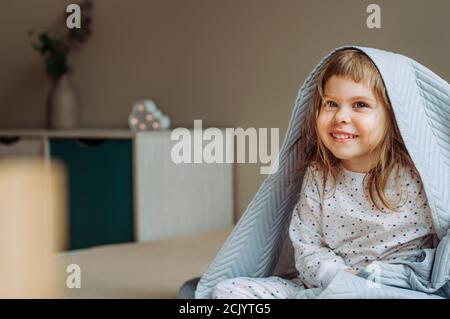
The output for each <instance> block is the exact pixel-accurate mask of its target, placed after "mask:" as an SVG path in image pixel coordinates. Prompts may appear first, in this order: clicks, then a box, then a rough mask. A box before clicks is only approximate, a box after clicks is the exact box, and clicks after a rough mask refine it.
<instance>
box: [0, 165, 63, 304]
mask: <svg viewBox="0 0 450 319" xmlns="http://www.w3.org/2000/svg"><path fill="white" fill-rule="evenodd" d="M64 244H65V173H64V170H63V167H62V166H61V165H60V164H58V163H54V162H52V163H51V165H49V163H48V162H44V161H40V160H24V159H16V160H2V161H0V260H1V262H0V282H1V284H0V298H57V297H59V296H60V295H61V292H60V291H61V290H62V288H63V287H58V288H57V286H58V285H59V286H60V285H61V282H63V281H62V280H60V278H57V276H56V275H55V274H57V273H58V272H57V271H56V269H55V262H54V260H55V257H56V252H58V251H61V250H62V249H63V248H64Z"/></svg>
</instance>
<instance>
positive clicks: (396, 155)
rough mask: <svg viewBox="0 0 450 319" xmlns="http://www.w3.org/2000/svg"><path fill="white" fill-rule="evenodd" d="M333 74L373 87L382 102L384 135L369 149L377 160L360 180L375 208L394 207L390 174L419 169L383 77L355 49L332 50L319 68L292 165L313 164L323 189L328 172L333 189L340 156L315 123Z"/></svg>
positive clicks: (304, 166) (396, 203)
mask: <svg viewBox="0 0 450 319" xmlns="http://www.w3.org/2000/svg"><path fill="white" fill-rule="evenodd" d="M334 75H336V76H339V77H343V78H346V79H351V80H353V81H354V82H356V83H364V84H365V85H367V86H368V87H369V88H370V89H371V90H372V92H373V94H374V95H375V97H376V98H377V100H378V102H379V103H382V104H383V106H384V107H385V108H386V110H387V121H388V123H386V124H387V125H385V130H384V134H383V138H382V139H381V141H380V143H379V144H378V145H375V147H374V148H373V149H372V150H371V152H370V153H371V154H372V155H373V156H376V163H377V164H376V165H375V166H374V167H373V168H371V169H370V170H369V172H367V174H366V175H365V177H364V180H363V183H364V182H367V184H368V187H363V189H364V192H365V193H366V191H367V190H368V193H369V194H368V197H369V198H370V200H371V202H372V204H373V205H375V206H376V207H377V209H379V210H381V211H384V207H386V208H388V209H390V210H393V211H397V208H399V207H401V206H402V205H403V204H402V205H399V202H400V200H401V198H402V196H400V197H399V198H398V201H397V202H395V203H391V202H390V201H389V200H388V199H387V196H386V194H385V187H386V184H387V182H388V179H389V176H390V175H391V173H392V172H393V170H394V169H395V168H396V169H397V172H396V174H397V179H396V184H398V178H401V173H400V169H401V168H409V169H410V172H412V173H414V174H415V175H416V177H417V176H418V173H416V172H415V166H414V163H413V161H412V160H411V158H410V156H409V154H408V151H407V149H406V147H405V144H404V142H403V139H402V137H401V134H400V131H399V129H398V127H397V123H396V121H395V115H394V112H393V110H392V106H391V103H390V101H389V97H388V95H387V92H386V89H385V86H384V83H383V79H382V78H381V75H380V73H379V72H378V69H377V68H376V66H375V64H374V63H373V62H372V61H371V60H370V58H369V57H368V56H367V55H366V54H364V53H363V52H361V51H359V50H357V49H344V50H340V51H337V52H335V53H334V54H332V55H331V56H330V58H329V59H328V60H327V61H326V62H325V63H324V64H323V65H322V66H321V68H320V70H319V73H318V75H317V78H316V82H315V87H314V92H313V96H312V100H311V106H310V107H309V108H308V110H307V114H306V122H305V125H304V126H303V127H302V130H301V133H300V136H299V137H298V139H297V140H296V142H295V143H294V144H293V145H292V146H293V147H295V146H296V148H297V150H298V152H299V153H298V154H299V156H300V160H298V162H297V165H296V168H295V169H296V172H301V171H302V170H303V169H305V168H306V167H307V166H309V165H314V166H315V167H316V168H317V170H319V171H320V172H321V176H322V178H323V187H324V193H325V185H326V181H327V177H328V175H331V176H332V177H333V183H334V186H333V192H334V191H335V189H336V178H337V175H338V172H339V170H340V160H339V159H338V158H336V157H335V156H334V155H333V154H332V153H331V152H330V151H329V150H328V149H327V148H326V147H325V145H324V144H323V142H322V141H321V140H320V138H319V137H318V136H319V135H318V132H317V124H316V122H317V117H318V115H319V111H320V108H321V105H322V103H323V90H324V87H325V84H326V82H327V81H328V80H329V79H330V78H331V77H332V76H334ZM294 175H295V174H294ZM366 179H367V181H366ZM376 197H378V198H379V199H380V200H381V204H380V203H378V201H376V200H375V198H376ZM405 201H406V200H405ZM375 206H374V207H375ZM383 206H384V207H383Z"/></svg>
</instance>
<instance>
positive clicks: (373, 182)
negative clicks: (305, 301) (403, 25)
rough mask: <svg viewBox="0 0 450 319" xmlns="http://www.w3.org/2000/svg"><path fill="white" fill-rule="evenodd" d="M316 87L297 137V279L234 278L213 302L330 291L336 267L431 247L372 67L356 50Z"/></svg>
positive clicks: (424, 209)
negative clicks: (299, 177)
mask: <svg viewBox="0 0 450 319" xmlns="http://www.w3.org/2000/svg"><path fill="white" fill-rule="evenodd" d="M316 83H317V85H316V90H315V93H314V97H313V99H312V101H313V102H312V105H311V106H310V108H309V121H307V125H305V126H304V127H303V131H302V134H301V136H300V137H299V141H298V143H300V152H301V154H305V156H304V161H302V162H301V165H302V166H303V167H298V169H302V168H305V167H306V173H305V176H304V178H303V184H302V187H301V192H300V197H299V201H298V203H297V205H296V206H295V209H294V212H293V214H292V218H291V223H290V228H289V235H290V239H291V242H292V245H293V247H294V253H295V266H296V268H297V270H298V278H296V279H294V280H286V279H282V278H279V277H268V278H249V277H239V278H233V279H229V280H225V281H222V282H220V283H219V284H218V285H217V286H216V287H215V288H214V290H213V292H212V297H213V298H289V297H290V296H292V295H293V294H295V291H297V290H298V289H299V288H305V287H306V288H314V287H326V286H327V285H328V284H329V283H330V282H331V281H332V279H333V278H334V276H335V275H336V274H337V272H338V271H340V270H343V271H348V272H350V273H353V274H355V275H361V274H362V273H364V270H365V269H366V268H367V267H368V266H370V265H371V264H372V263H374V262H377V261H383V262H387V263H389V262H392V263H395V262H398V261H399V260H414V258H419V257H420V256H421V254H422V252H423V249H426V248H430V247H433V239H434V234H435V232H434V229H433V225H432V221H431V216H430V210H429V207H428V203H427V198H426V195H425V192H424V191H423V187H422V182H421V179H420V177H419V174H418V173H417V171H416V169H415V167H414V164H413V162H412V160H411V158H410V157H409V155H408V152H407V150H406V148H405V146H404V144H403V141H402V138H401V135H400V133H399V129H398V127H397V124H396V121H395V118H394V113H393V111H392V108H391V105H390V102H389V99H388V96H387V94H386V90H385V87H384V84H383V80H382V78H381V76H380V74H379V72H378V70H377V68H376V66H375V65H374V64H373V62H372V61H371V60H370V59H369V58H368V57H367V56H366V55H365V54H364V53H362V52H361V51H359V50H356V49H346V50H341V51H337V52H335V53H334V54H333V55H332V56H331V57H330V59H328V60H327V62H326V63H325V64H324V65H323V66H322V67H321V71H320V73H319V75H318V77H317V81H316ZM306 141H313V142H314V143H313V145H314V147H312V148H311V147H309V148H308V149H307V148H306V145H310V143H307V142H306Z"/></svg>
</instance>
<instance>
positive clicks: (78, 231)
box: [49, 138, 134, 250]
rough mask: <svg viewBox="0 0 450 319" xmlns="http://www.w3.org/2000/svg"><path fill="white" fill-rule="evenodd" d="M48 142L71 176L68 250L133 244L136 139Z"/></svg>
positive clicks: (69, 184) (70, 139) (66, 139)
mask: <svg viewBox="0 0 450 319" xmlns="http://www.w3.org/2000/svg"><path fill="white" fill-rule="evenodd" d="M49 142H50V145H49V146H50V147H49V149H50V156H51V158H52V159H58V160H60V161H62V162H63V163H64V165H65V167H66V173H67V176H68V179H67V180H68V185H67V190H68V195H69V196H68V198H69V203H68V207H67V208H68V223H67V224H68V239H69V247H68V249H69V250H72V249H80V248H86V247H91V246H97V245H103V244H111V243H122V242H130V241H133V240H134V234H133V180H132V139H75V138H51V139H50V140H49Z"/></svg>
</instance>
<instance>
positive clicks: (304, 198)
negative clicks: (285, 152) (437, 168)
mask: <svg viewBox="0 0 450 319" xmlns="http://www.w3.org/2000/svg"><path fill="white" fill-rule="evenodd" d="M400 173H401V174H399V173H398V172H397V170H396V169H394V170H393V171H392V174H391V176H389V178H388V182H387V184H386V189H385V194H386V196H387V198H388V200H389V202H390V203H391V204H396V205H397V206H396V207H399V208H398V211H397V212H395V211H392V210H389V209H387V208H385V207H384V206H383V205H381V206H380V207H382V210H381V211H380V210H378V209H377V208H376V206H375V205H373V204H372V203H371V201H370V200H369V197H368V196H367V195H366V194H365V193H364V191H363V179H364V176H365V174H364V173H357V172H352V171H349V170H347V169H345V168H344V167H342V166H341V170H340V172H339V174H338V177H337V180H336V190H335V192H333V179H332V177H330V178H328V179H327V182H326V187H325V189H324V188H323V181H322V177H321V175H320V172H319V171H318V170H317V169H316V168H315V167H314V166H313V165H312V166H310V167H308V168H307V170H306V173H305V177H304V182H303V185H302V189H301V193H300V199H299V201H298V203H297V205H296V206H295V209H294V212H293V215H292V219H291V223H290V228H289V236H290V239H291V241H292V244H293V247H294V251H295V266H296V268H297V270H298V271H299V278H300V279H301V280H302V282H303V283H304V284H305V285H306V286H307V287H310V288H311V287H323V286H326V285H328V284H329V282H330V281H331V279H332V278H333V277H334V275H335V274H336V272H337V271H338V270H339V269H348V268H352V269H353V270H354V271H356V272H358V271H360V270H362V269H363V268H365V267H366V266H368V265H369V264H370V263H371V262H373V261H384V262H395V260H396V259H409V258H411V257H415V256H418V255H420V253H421V249H422V248H430V247H432V246H433V235H434V233H435V232H434V229H433V225H432V221H431V216H430V210H429V207H428V203H427V199H426V196H425V192H424V190H423V187H422V183H421V180H420V177H419V175H418V174H417V172H416V171H415V170H412V169H402V170H401V172H400ZM366 180H367V178H366ZM365 182H366V181H365ZM398 200H400V202H398ZM402 204H403V205H402Z"/></svg>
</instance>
